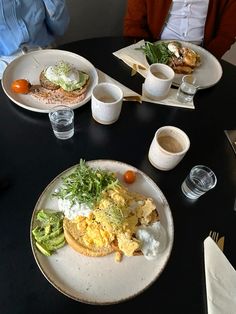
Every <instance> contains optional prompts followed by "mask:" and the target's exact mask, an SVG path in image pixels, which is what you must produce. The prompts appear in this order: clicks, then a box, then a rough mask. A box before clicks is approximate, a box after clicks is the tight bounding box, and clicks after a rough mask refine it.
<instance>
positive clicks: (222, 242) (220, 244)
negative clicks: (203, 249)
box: [217, 237, 225, 252]
mask: <svg viewBox="0 0 236 314" xmlns="http://www.w3.org/2000/svg"><path fill="white" fill-rule="evenodd" d="M224 243H225V237H220V238H219V240H218V241H217V245H218V247H219V248H220V249H221V251H222V252H223V251H224Z"/></svg>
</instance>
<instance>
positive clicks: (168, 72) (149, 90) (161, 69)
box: [143, 63, 175, 100]
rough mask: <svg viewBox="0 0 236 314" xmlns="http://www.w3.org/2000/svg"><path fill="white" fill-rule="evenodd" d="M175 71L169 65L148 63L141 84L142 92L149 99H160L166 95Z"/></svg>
mask: <svg viewBox="0 0 236 314" xmlns="http://www.w3.org/2000/svg"><path fill="white" fill-rule="evenodd" d="M174 77H175V72H174V71H173V69H172V68H171V67H169V66H168V65H166V64H162V63H153V64H152V65H150V67H149V69H148V73H147V77H146V79H145V81H144V84H143V94H144V96H146V97H147V98H149V99H152V100H160V99H164V98H166V97H167V95H168V93H169V90H170V87H171V84H172V81H173V79H174Z"/></svg>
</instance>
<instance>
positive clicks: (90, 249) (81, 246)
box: [63, 218, 114, 257]
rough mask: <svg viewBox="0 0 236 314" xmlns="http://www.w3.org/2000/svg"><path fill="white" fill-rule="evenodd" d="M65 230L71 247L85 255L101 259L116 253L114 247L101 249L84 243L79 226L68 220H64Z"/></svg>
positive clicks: (108, 246) (109, 246)
mask: <svg viewBox="0 0 236 314" xmlns="http://www.w3.org/2000/svg"><path fill="white" fill-rule="evenodd" d="M63 228H64V235H65V239H66V241H67V243H68V244H69V246H71V247H72V248H73V249H74V250H75V251H77V252H79V253H81V254H83V255H86V256H92V257H100V256H105V255H108V254H110V253H113V252H114V248H113V247H112V245H107V246H104V247H102V248H101V247H97V246H95V245H94V244H91V245H89V246H88V245H87V244H85V242H84V241H83V234H82V233H80V232H79V230H78V228H77V224H76V223H74V222H72V221H71V220H69V219H67V218H64V221H63Z"/></svg>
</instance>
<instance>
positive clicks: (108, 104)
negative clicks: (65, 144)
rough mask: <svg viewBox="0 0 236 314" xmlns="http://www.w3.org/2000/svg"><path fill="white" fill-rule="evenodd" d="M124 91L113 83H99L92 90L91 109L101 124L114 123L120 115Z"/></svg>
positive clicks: (95, 118)
mask: <svg viewBox="0 0 236 314" xmlns="http://www.w3.org/2000/svg"><path fill="white" fill-rule="evenodd" d="M122 103H123V91H122V90H121V88H120V87H118V86H117V85H115V84H112V83H99V84H97V85H96V86H95V87H94V89H93V91H92V100H91V110H92V116H93V118H94V120H96V121H97V122H99V123H101V124H112V123H114V122H116V121H117V120H118V118H119V116H120V112H121V108H122Z"/></svg>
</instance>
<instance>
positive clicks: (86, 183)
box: [53, 159, 119, 208]
mask: <svg viewBox="0 0 236 314" xmlns="http://www.w3.org/2000/svg"><path fill="white" fill-rule="evenodd" d="M62 181H63V184H62V186H61V188H59V189H58V191H56V192H54V193H53V196H55V197H58V198H62V199H69V200H70V201H71V203H72V205H73V204H74V203H75V202H78V203H84V204H87V205H88V206H89V207H90V208H92V207H93V205H94V204H95V203H96V202H97V201H98V200H99V198H100V196H101V194H102V192H103V191H105V190H106V189H108V188H110V187H112V186H116V185H119V181H118V179H117V178H116V176H115V174H114V173H112V172H110V171H107V170H102V169H93V168H91V167H89V166H88V165H87V164H86V163H85V161H84V160H82V159H81V160H80V163H79V165H78V166H77V167H76V169H75V171H74V172H73V173H71V174H70V175H68V176H67V177H63V178H62Z"/></svg>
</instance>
